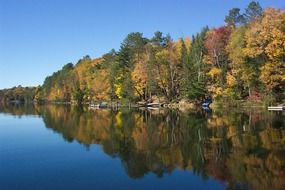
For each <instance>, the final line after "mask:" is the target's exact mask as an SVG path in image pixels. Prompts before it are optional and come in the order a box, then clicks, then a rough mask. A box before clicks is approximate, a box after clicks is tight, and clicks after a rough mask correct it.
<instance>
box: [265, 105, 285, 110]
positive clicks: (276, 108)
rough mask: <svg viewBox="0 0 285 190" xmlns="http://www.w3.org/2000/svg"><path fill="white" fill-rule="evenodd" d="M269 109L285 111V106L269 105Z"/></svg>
mask: <svg viewBox="0 0 285 190" xmlns="http://www.w3.org/2000/svg"><path fill="white" fill-rule="evenodd" d="M268 111H285V106H283V105H279V106H268Z"/></svg>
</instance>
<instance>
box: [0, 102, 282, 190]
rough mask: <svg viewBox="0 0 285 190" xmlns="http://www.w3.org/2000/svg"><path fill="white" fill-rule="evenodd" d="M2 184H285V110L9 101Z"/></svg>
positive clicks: (2, 136) (0, 122) (4, 112)
mask: <svg viewBox="0 0 285 190" xmlns="http://www.w3.org/2000/svg"><path fill="white" fill-rule="evenodd" d="M0 189H1V190H6V189H7V190H8V189H9V190H17V189H37V190H40V189H124V190H125V189H154V190H157V189H211V190H216V189H257V190H259V189H271V190H273V189H285V116H284V113H283V114H282V112H267V111H261V110H258V109H257V110H251V109H246V110H243V111H241V110H235V109H234V110H225V111H222V110H214V111H212V110H196V111H195V112H194V111H187V112H186V111H184V112H180V111H175V110H168V109H160V110H144V109H141V110H140V109H137V110H128V109H126V110H116V111H114V110H107V109H106V110H88V109H87V108H79V107H72V106H55V105H46V106H36V105H1V106H0Z"/></svg>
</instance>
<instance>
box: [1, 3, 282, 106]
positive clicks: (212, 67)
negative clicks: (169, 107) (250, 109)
mask: <svg viewBox="0 0 285 190" xmlns="http://www.w3.org/2000/svg"><path fill="white" fill-rule="evenodd" d="M224 21H225V25H224V26H220V27H216V28H209V27H207V26H206V27H204V28H203V29H202V30H201V31H200V32H198V33H197V34H195V35H193V36H192V37H191V38H187V37H186V38H179V39H178V40H173V39H172V38H171V36H170V35H169V34H168V35H164V34H163V33H162V32H160V31H158V32H155V33H154V35H153V37H152V38H146V37H145V36H143V34H142V33H140V32H133V33H130V34H128V35H127V37H126V38H125V39H124V40H123V42H122V43H121V46H120V48H119V50H118V51H115V50H111V51H110V52H109V53H106V54H105V55H103V56H102V57H100V58H97V59H92V58H90V56H85V57H83V58H82V59H80V60H79V61H78V62H77V63H76V64H72V63H68V64H66V65H65V66H63V68H62V69H61V70H59V71H57V72H55V73H53V74H52V75H51V76H48V77H47V78H46V79H45V81H44V83H43V85H42V86H40V87H38V88H35V89H34V96H33V99H34V100H43V101H66V102H77V103H82V102H93V101H128V102H137V101H144V102H147V101H155V100H159V101H165V102H175V101H180V100H182V99H187V100H190V101H194V102H196V103H199V102H200V101H201V100H202V99H203V98H204V97H207V96H210V97H212V98H213V99H214V100H216V101H221V100H229V102H230V101H235V100H250V101H271V102H272V101H277V102H282V101H283V99H284V96H285V90H284V87H285V63H284V61H285V11H284V10H281V9H276V8H266V9H265V10H263V9H262V7H261V6H260V4H259V3H258V2H256V1H252V2H251V3H249V5H248V7H247V8H246V9H245V10H244V11H241V10H240V9H239V8H233V9H231V10H229V13H228V15H226V16H225V20H224ZM4 94H5V93H4Z"/></svg>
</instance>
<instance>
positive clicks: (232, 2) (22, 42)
mask: <svg viewBox="0 0 285 190" xmlns="http://www.w3.org/2000/svg"><path fill="white" fill-rule="evenodd" d="M249 2H250V0H191V1H190V0H0V89H1V88H8V87H13V86H17V85H22V86H33V85H40V84H42V83H43V81H44V79H45V77H46V76H48V75H50V74H52V73H53V72H54V71H57V70H58V69H60V68H61V67H62V66H63V65H64V64H66V63H68V62H73V63H75V62H76V61H77V60H78V59H80V58H81V57H83V56H84V55H87V54H88V55H90V56H91V57H93V58H94V57H99V56H101V55H102V54H104V53H107V52H108V51H109V50H111V49H112V48H115V49H118V48H119V46H120V43H121V42H122V40H123V39H124V38H125V37H126V35H127V34H128V33H130V32H137V31H138V32H142V33H143V34H144V36H146V37H151V36H152V35H153V33H154V32H155V31H157V30H160V31H162V32H163V33H165V34H166V33H169V34H170V35H171V36H172V38H173V39H177V38H178V37H183V36H191V35H192V34H195V33H196V32H198V31H200V29H201V28H202V27H203V26H205V25H208V26H210V27H213V26H220V25H222V24H223V21H224V17H225V15H226V14H227V13H228V10H229V9H231V8H233V7H239V8H241V9H242V10H243V9H244V8H245V7H246V6H247V4H248V3H249ZM259 2H260V4H261V5H262V7H268V6H271V7H277V8H285V3H284V0H270V1H269V0H262V1H259Z"/></svg>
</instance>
